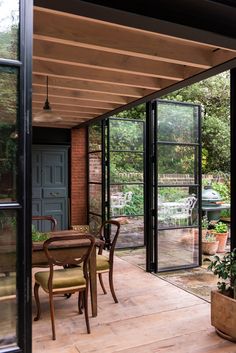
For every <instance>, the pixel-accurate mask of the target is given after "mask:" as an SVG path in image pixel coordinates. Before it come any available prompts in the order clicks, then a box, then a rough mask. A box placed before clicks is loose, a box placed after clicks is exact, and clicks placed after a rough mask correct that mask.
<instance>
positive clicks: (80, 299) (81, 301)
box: [78, 292, 83, 314]
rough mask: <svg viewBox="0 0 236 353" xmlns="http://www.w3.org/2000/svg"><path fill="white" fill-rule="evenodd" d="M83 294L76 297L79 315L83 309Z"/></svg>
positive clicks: (80, 293)
mask: <svg viewBox="0 0 236 353" xmlns="http://www.w3.org/2000/svg"><path fill="white" fill-rule="evenodd" d="M82 294H83V293H82V292H79V295H78V310H79V314H83V311H82V308H83V295H82Z"/></svg>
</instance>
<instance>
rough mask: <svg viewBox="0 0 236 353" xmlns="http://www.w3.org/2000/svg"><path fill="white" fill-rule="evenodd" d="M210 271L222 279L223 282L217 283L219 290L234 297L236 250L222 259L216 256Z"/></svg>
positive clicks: (209, 267)
mask: <svg viewBox="0 0 236 353" xmlns="http://www.w3.org/2000/svg"><path fill="white" fill-rule="evenodd" d="M208 269H209V270H211V271H212V272H213V273H214V275H216V276H218V278H222V280H223V281H219V282H218V283H217V286H218V289H219V290H220V291H221V292H222V293H225V292H229V293H230V294H231V295H232V293H233V287H234V286H235V281H236V249H233V251H232V252H230V253H228V254H226V255H224V256H223V257H222V258H220V257H219V256H218V255H216V256H214V259H213V260H212V261H211V264H210V265H209V266H208Z"/></svg>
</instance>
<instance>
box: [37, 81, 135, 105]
mask: <svg viewBox="0 0 236 353" xmlns="http://www.w3.org/2000/svg"><path fill="white" fill-rule="evenodd" d="M34 94H37V95H43V96H44V97H45V98H46V86H44V87H43V86H34V85H33V97H34ZM48 96H49V98H50V97H53V96H54V97H64V98H80V99H87V100H92V101H101V102H109V103H117V104H126V103H128V102H130V98H129V97H121V96H114V95H110V94H108V93H98V92H96V93H90V92H86V91H85V92H84V91H74V90H69V89H64V88H56V87H51V85H50V79H49V87H48Z"/></svg>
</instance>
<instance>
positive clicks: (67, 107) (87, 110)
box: [32, 100, 108, 115]
mask: <svg viewBox="0 0 236 353" xmlns="http://www.w3.org/2000/svg"><path fill="white" fill-rule="evenodd" d="M32 103H33V108H38V109H40V108H41V109H42V107H43V105H44V102H43V101H34V100H33V102H32ZM50 104H51V102H50ZM51 105H52V106H53V110H54V109H56V110H60V111H68V112H69V111H71V112H81V113H92V114H97V115H101V114H104V113H106V112H107V111H108V109H99V108H88V107H80V106H77V105H71V104H63V103H61V104H60V103H53V104H51Z"/></svg>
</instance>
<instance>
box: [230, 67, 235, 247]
mask: <svg viewBox="0 0 236 353" xmlns="http://www.w3.org/2000/svg"><path fill="white" fill-rule="evenodd" d="M230 116H231V122H230V128H231V165H230V167H231V222H230V226H231V230H230V241H231V243H230V246H231V250H233V249H235V248H236V220H235V218H234V217H233V215H235V212H236V170H235V169H234V168H235V165H234V163H235V159H234V156H236V67H235V68H234V69H232V70H231V71H230Z"/></svg>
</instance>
